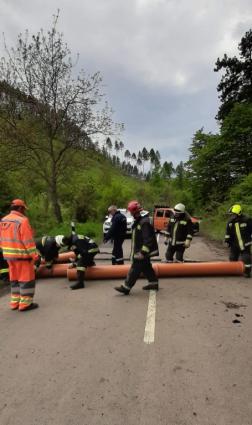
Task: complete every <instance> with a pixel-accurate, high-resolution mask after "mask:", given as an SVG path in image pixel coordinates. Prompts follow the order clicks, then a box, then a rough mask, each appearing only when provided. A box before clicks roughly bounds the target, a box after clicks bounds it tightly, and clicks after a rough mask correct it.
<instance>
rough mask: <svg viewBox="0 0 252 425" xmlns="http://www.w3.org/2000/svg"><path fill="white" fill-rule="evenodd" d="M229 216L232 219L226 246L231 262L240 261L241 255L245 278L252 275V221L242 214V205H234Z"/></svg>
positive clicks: (227, 232)
mask: <svg viewBox="0 0 252 425" xmlns="http://www.w3.org/2000/svg"><path fill="white" fill-rule="evenodd" d="M228 214H231V219H230V220H229V221H228V223H227V228H226V235H225V245H226V247H227V248H230V251H229V261H238V259H239V256H240V255H241V258H242V261H243V262H244V264H245V274H244V276H245V277H250V275H251V250H250V246H251V243H252V220H251V219H250V218H249V217H246V216H245V215H243V214H242V209H241V207H240V205H233V206H232V207H231V208H230V210H229V212H228Z"/></svg>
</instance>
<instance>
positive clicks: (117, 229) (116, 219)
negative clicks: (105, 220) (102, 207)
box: [103, 205, 127, 265]
mask: <svg viewBox="0 0 252 425" xmlns="http://www.w3.org/2000/svg"><path fill="white" fill-rule="evenodd" d="M108 212H109V214H111V215H112V219H111V227H110V229H109V231H108V232H107V234H106V236H105V237H104V240H103V243H106V242H108V240H109V239H113V242H114V247H113V250H112V265H120V264H124V260H123V248H122V245H123V242H124V239H125V237H126V233H127V218H126V217H125V215H123V214H122V213H121V212H120V211H117V207H116V206H115V205H111V206H110V207H109V208H108Z"/></svg>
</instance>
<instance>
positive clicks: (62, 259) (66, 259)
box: [41, 251, 75, 264]
mask: <svg viewBox="0 0 252 425" xmlns="http://www.w3.org/2000/svg"><path fill="white" fill-rule="evenodd" d="M70 257H71V258H75V253H74V252H72V251H69V252H63V253H62V254H59V258H58V260H57V263H60V264H61V263H70ZM41 264H45V260H44V258H42V259H41Z"/></svg>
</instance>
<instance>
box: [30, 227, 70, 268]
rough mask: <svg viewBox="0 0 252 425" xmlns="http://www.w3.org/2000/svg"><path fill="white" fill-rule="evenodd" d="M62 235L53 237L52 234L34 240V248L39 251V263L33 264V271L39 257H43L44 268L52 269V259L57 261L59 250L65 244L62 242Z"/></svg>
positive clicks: (36, 266)
mask: <svg viewBox="0 0 252 425" xmlns="http://www.w3.org/2000/svg"><path fill="white" fill-rule="evenodd" d="M63 239H64V236H63V235H58V236H55V237H52V236H43V238H40V239H38V240H37V241H36V248H37V251H38V253H39V264H38V263H37V264H36V265H34V269H35V271H36V270H37V268H38V266H39V265H40V262H41V258H44V260H45V264H46V268H47V269H48V270H52V265H53V262H54V261H57V260H58V258H59V250H60V249H61V248H62V247H63V246H65V245H64V243H63Z"/></svg>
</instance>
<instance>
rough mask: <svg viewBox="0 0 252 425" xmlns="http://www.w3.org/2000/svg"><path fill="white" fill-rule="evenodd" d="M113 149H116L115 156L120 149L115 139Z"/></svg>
mask: <svg viewBox="0 0 252 425" xmlns="http://www.w3.org/2000/svg"><path fill="white" fill-rule="evenodd" d="M114 148H115V151H116V156H117V155H118V152H119V150H120V146H119V143H118V141H117V140H115V145H114Z"/></svg>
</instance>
